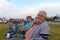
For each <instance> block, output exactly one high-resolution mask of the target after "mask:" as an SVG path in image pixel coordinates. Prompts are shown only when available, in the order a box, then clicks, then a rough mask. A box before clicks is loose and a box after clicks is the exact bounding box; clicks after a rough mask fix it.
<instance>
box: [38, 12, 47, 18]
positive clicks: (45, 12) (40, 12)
mask: <svg viewBox="0 0 60 40" xmlns="http://www.w3.org/2000/svg"><path fill="white" fill-rule="evenodd" d="M41 12H43V13H44V14H45V17H46V16H47V13H46V12H45V11H39V13H41Z"/></svg>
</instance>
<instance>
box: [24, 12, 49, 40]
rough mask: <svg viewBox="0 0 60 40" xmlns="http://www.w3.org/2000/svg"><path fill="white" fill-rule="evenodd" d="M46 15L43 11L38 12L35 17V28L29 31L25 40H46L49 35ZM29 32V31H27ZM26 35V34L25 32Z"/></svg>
mask: <svg viewBox="0 0 60 40" xmlns="http://www.w3.org/2000/svg"><path fill="white" fill-rule="evenodd" d="M46 16H47V13H46V12H45V11H40V12H39V13H38V15H37V19H36V26H35V27H34V28H32V29H31V30H30V33H29V35H28V34H26V35H28V36H29V37H26V38H25V40H47V39H48V36H49V34H50V28H49V26H48V23H47V22H46V20H45V19H46ZM28 31H29V30H28ZM27 33H28V32H27Z"/></svg>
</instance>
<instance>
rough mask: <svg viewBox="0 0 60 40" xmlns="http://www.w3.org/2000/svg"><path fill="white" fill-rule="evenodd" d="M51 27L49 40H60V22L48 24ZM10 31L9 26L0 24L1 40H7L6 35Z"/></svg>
mask: <svg viewBox="0 0 60 40" xmlns="http://www.w3.org/2000/svg"><path fill="white" fill-rule="evenodd" d="M48 23H49V27H50V36H49V39H48V40H60V22H48ZM7 30H8V26H7V24H0V40H7V39H6V37H5V33H6V32H7Z"/></svg>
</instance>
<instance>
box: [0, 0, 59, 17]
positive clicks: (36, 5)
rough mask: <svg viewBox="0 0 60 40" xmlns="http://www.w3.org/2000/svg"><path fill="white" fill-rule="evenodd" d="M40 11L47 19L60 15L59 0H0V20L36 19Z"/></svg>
mask: <svg viewBox="0 0 60 40" xmlns="http://www.w3.org/2000/svg"><path fill="white" fill-rule="evenodd" d="M41 10H44V11H46V12H47V16H49V17H50V16H55V15H57V14H58V15H60V0H0V18H1V17H6V18H25V17H26V16H29V15H31V16H32V17H36V16H37V14H38V12H39V11H41Z"/></svg>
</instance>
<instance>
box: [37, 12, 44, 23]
mask: <svg viewBox="0 0 60 40" xmlns="http://www.w3.org/2000/svg"><path fill="white" fill-rule="evenodd" d="M44 20H45V14H44V13H43V12H39V14H38V15H37V19H36V23H37V24H40V23H42V22H43V21H44Z"/></svg>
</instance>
